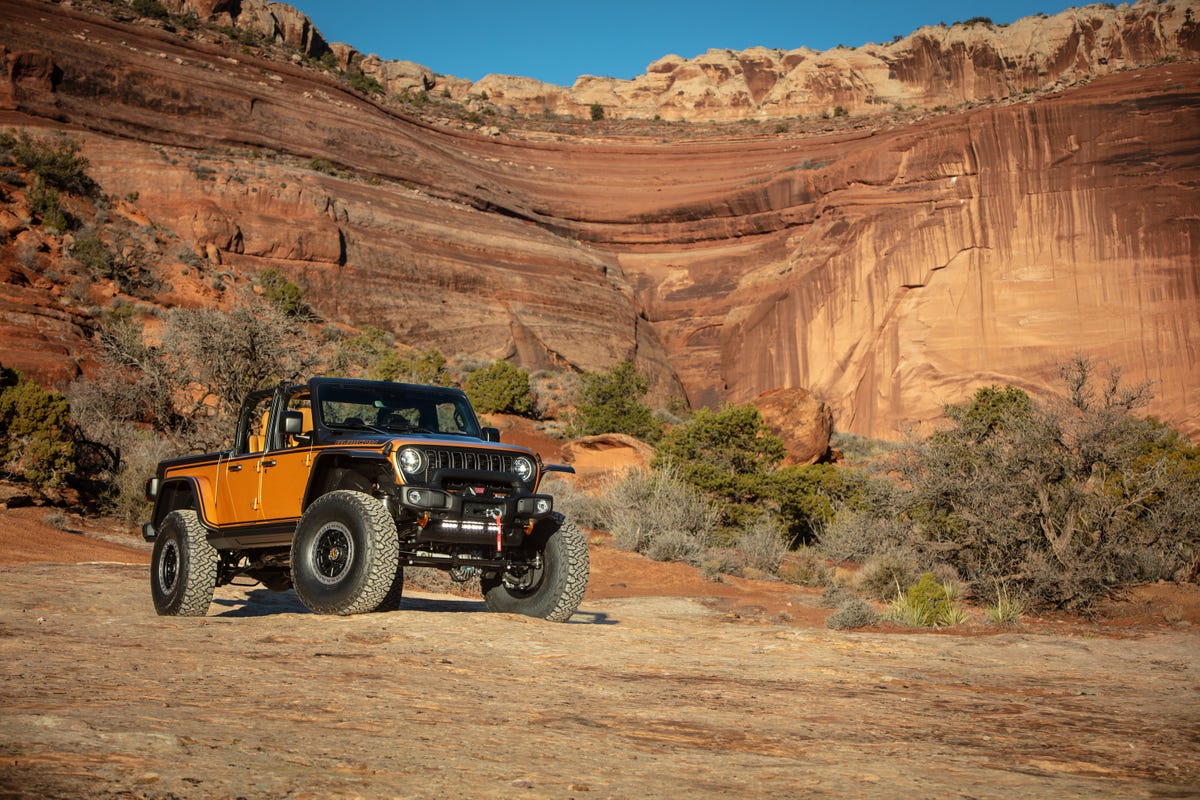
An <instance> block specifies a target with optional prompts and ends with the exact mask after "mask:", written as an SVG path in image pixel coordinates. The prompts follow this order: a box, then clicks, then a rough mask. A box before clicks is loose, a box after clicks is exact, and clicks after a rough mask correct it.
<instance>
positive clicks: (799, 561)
mask: <svg viewBox="0 0 1200 800" xmlns="http://www.w3.org/2000/svg"><path fill="white" fill-rule="evenodd" d="M779 577H780V578H782V579H783V580H785V581H787V582H788V583H794V584H796V585H797V586H824V585H825V584H827V583H828V582H829V570H828V569H827V568H826V566H825V561H824V559H823V558H821V556H820V554H819V553H817V552H816V551H815V550H813V549H811V548H808V547H801V548H800V549H798V550H796V551H795V552H792V553H787V554H785V556H784V558H783V562H782V563H781V564H780V565H779Z"/></svg>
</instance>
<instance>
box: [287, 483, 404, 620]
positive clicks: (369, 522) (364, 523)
mask: <svg viewBox="0 0 1200 800" xmlns="http://www.w3.org/2000/svg"><path fill="white" fill-rule="evenodd" d="M399 561H400V544H399V536H398V534H397V533H396V524H395V522H393V521H392V517H391V515H390V514H388V512H387V509H386V508H385V507H384V505H383V503H381V502H379V501H378V500H376V499H375V498H374V497H371V496H370V495H368V494H364V493H363V492H355V491H348V490H338V491H336V492H330V493H329V494H326V495H323V496H321V497H319V498H317V499H316V500H315V501H314V502H313V504H312V505H311V506H309V507H308V510H307V511H305V512H304V516H303V517H301V518H300V524H299V525H297V526H296V534H295V536H294V537H293V540H292V585H293V587H294V588H295V589H296V595H297V596H298V597H299V598H300V602H302V603H304V605H305V606H307V607H308V608H309V609H310V610H312V611H315V612H317V613H318V614H361V613H363V612H366V611H373V610H375V609H376V608H379V607H380V605H381V604H382V603H383V602H384V600H385V599H386V598H387V597H388V595H389V592H391V590H392V588H393V582H394V580H395V578H396V572H397V570H398V569H399Z"/></svg>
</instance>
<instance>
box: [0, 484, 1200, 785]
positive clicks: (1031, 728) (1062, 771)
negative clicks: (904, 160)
mask: <svg viewBox="0 0 1200 800" xmlns="http://www.w3.org/2000/svg"><path fill="white" fill-rule="evenodd" d="M147 557H148V549H147V548H146V546H145V545H144V544H143V543H141V542H140V540H138V539H137V537H136V536H135V535H134V533H133V531H131V530H129V529H128V528H127V527H124V526H118V525H106V524H102V523H97V522H95V521H86V520H82V519H80V518H77V517H72V516H70V515H63V514H61V513H60V512H55V511H48V510H46V509H42V508H18V509H7V510H6V509H0V659H2V663H3V665H4V666H3V680H2V682H0V705H2V708H3V716H2V717H0V797H21V798H35V797H38V798H41V797H62V798H74V797H100V798H109V797H112V798H116V797H121V798H163V799H164V800H166V799H167V798H193V797H195V798H237V797H245V798H282V797H291V798H328V797H332V798H350V797H364V798H375V797H411V798H442V797H445V798H459V797H481V798H567V797H575V798H589V797H594V798H608V797H612V798H645V797H681V798H682V797H687V798H707V797H731V798H734V797H736V798H745V797H764V798H766V797H771V798H781V797H782V798H789V797H818V798H819V797H881V798H882V797H898V796H907V797H972V798H993V797H994V798H1000V797H1004V798H1013V797H1018V798H1020V797H1029V798H1034V797H1037V798H1049V797H1053V798H1071V797H1079V798H1083V797H1088V798H1091V797H1192V796H1196V795H1197V794H1200V766H1198V760H1197V756H1198V755H1200V743H1198V742H1200V664H1198V661H1200V647H1198V645H1200V636H1198V632H1200V626H1198V625H1196V624H1195V622H1196V621H1197V620H1196V619H1195V616H1196V609H1197V608H1198V607H1200V598H1197V592H1196V587H1176V586H1173V585H1163V586H1158V587H1147V588H1146V589H1145V591H1143V592H1141V593H1139V594H1138V595H1136V596H1134V597H1133V598H1132V599H1131V600H1130V601H1129V602H1127V603H1125V604H1123V605H1122V606H1121V607H1120V608H1117V609H1114V610H1113V612H1112V613H1111V614H1110V615H1109V617H1108V618H1107V619H1105V620H1102V621H1098V622H1089V621H1083V620H1068V619H1057V620H1053V619H1046V620H1029V621H1027V622H1026V623H1025V624H1024V625H1022V626H1021V627H1018V628H1015V629H1011V630H997V629H995V628H990V627H987V626H984V625H982V624H974V625H968V626H965V627H964V628H962V629H961V630H960V629H955V631H952V632H941V633H936V634H932V633H927V632H916V631H904V630H899V629H882V628H881V629H875V630H872V631H869V632H835V631H830V630H827V629H825V628H824V626H823V620H824V616H825V615H826V614H827V613H828V611H827V610H825V609H821V608H819V607H818V606H817V603H816V599H817V593H816V590H807V589H798V588H796V587H791V586H786V585H784V584H778V583H762V582H755V581H736V580H730V581H727V582H723V583H719V584H715V583H709V582H706V581H703V580H700V578H699V577H698V576H697V575H696V573H695V571H694V570H689V569H688V568H686V567H682V566H680V565H663V564H653V563H651V562H646V561H644V560H642V559H639V558H637V557H636V556H631V555H630V554H627V553H622V552H620V551H617V550H615V549H613V548H611V547H609V546H606V545H605V544H603V543H602V542H596V543H594V544H593V547H592V558H593V579H592V583H591V586H590V588H589V593H588V596H587V598H585V601H584V603H583V606H582V608H581V610H580V613H579V614H577V615H576V617H575V618H574V619H573V620H572V622H571V623H569V624H566V625H556V624H551V623H545V622H542V621H540V620H533V619H528V618H525V617H517V616H509V615H499V614H491V613H488V612H487V611H486V610H485V609H484V606H483V604H482V602H480V601H478V600H476V599H473V598H461V597H453V596H448V595H435V594H430V593H420V592H410V593H409V596H408V597H407V598H406V600H405V603H404V605H403V607H402V608H401V610H400V611H397V612H392V613H388V614H369V615H362V616H358V617H350V618H341V617H325V616H318V615H314V614H311V613H308V611H307V610H306V609H304V607H303V606H301V605H300V604H299V602H298V601H297V599H296V597H295V595H294V594H293V593H291V592H287V593H283V594H276V593H271V592H268V591H266V590H264V589H262V588H261V587H258V586H229V587H222V588H221V589H218V592H217V598H216V601H215V602H214V604H213V606H212V608H211V610H210V612H209V615H208V616H207V617H205V618H200V619H180V618H161V617H157V616H155V614H154V611H153V607H152V606H151V604H150V598H149V593H148V589H147V585H146V584H147V570H146V566H145V565H146V562H147Z"/></svg>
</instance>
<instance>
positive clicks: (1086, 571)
mask: <svg viewBox="0 0 1200 800" xmlns="http://www.w3.org/2000/svg"><path fill="white" fill-rule="evenodd" d="M1062 376H1063V379H1064V383H1065V386H1066V388H1067V395H1066V398H1065V399H1064V400H1062V401H1060V402H1057V403H1055V402H1049V403H1045V404H1037V403H1034V402H1033V400H1032V399H1031V398H1030V397H1029V396H1028V395H1026V394H1025V393H1024V392H1022V391H1021V390H1020V389H1016V388H1014V387H1011V386H1009V387H1003V388H997V387H988V388H983V389H980V390H978V391H977V392H976V394H975V396H974V398H973V399H972V400H971V401H970V402H968V403H964V404H961V405H952V406H948V407H947V409H946V415H947V417H948V419H949V420H950V422H951V427H950V428H948V429H947V430H944V431H940V432H938V433H935V434H934V435H932V436H931V437H929V438H928V439H927V440H925V441H924V442H922V443H919V444H918V445H917V446H915V447H914V448H912V449H911V450H909V451H908V452H907V453H905V455H904V457H903V458H901V459H898V460H897V461H896V462H895V466H896V468H897V472H898V474H899V476H900V477H901V479H902V480H903V481H905V482H906V483H907V484H908V485H909V486H910V487H911V491H910V492H909V493H908V494H907V495H906V496H905V500H904V515H905V517H907V519H908V520H909V521H910V522H911V524H912V526H913V533H914V538H913V544H914V545H915V546H916V547H918V548H920V549H921V550H922V551H923V552H925V553H927V554H928V555H929V556H930V557H936V558H937V559H940V560H945V561H947V562H948V563H950V564H952V565H953V566H954V567H955V568H956V569H957V570H958V571H959V573H960V574H961V575H962V576H963V577H964V578H965V579H966V580H967V581H969V582H971V583H972V584H973V585H977V586H980V587H983V589H984V591H985V592H986V591H987V587H990V586H994V585H996V582H997V581H999V582H1001V583H1003V584H1005V585H1008V586H1009V587H1010V588H1011V589H1012V590H1014V591H1016V592H1018V593H1019V594H1020V595H1021V596H1023V597H1025V598H1027V599H1028V601H1029V602H1030V603H1031V604H1032V605H1034V606H1053V607H1059V608H1068V609H1086V608H1088V607H1089V606H1090V605H1091V604H1092V603H1094V602H1095V600H1096V599H1097V598H1098V597H1100V596H1103V595H1104V594H1107V593H1109V592H1110V591H1112V589H1113V588H1115V587H1118V586H1120V585H1122V584H1125V583H1129V582H1135V581H1139V580H1146V579H1151V578H1158V577H1169V576H1170V574H1173V573H1174V572H1176V571H1178V570H1180V569H1182V568H1185V565H1186V564H1188V563H1190V562H1191V561H1192V560H1194V559H1195V554H1196V553H1197V552H1198V551H1200V536H1198V534H1197V531H1198V530H1200V529H1198V527H1197V522H1198V521H1200V499H1197V498H1200V449H1198V448H1196V447H1195V446H1194V445H1192V444H1191V443H1189V442H1187V440H1186V439H1184V438H1183V437H1181V436H1179V435H1178V433H1176V432H1175V431H1173V430H1171V429H1170V428H1168V427H1167V426H1164V425H1162V424H1160V423H1157V422H1155V421H1154V420H1150V419H1138V418H1136V417H1135V416H1133V415H1132V413H1131V412H1132V411H1133V410H1134V409H1135V408H1138V407H1140V406H1141V405H1143V404H1144V403H1145V402H1147V401H1148V399H1149V391H1148V388H1147V387H1146V386H1145V385H1141V386H1132V387H1129V386H1125V385H1123V383H1122V381H1121V379H1120V373H1119V372H1118V371H1116V370H1110V371H1109V372H1108V374H1106V375H1102V374H1100V373H1099V372H1098V370H1097V369H1096V368H1095V367H1094V366H1093V365H1092V363H1091V362H1090V361H1089V360H1088V359H1086V358H1083V357H1077V358H1076V359H1074V360H1073V361H1071V362H1070V363H1068V364H1066V365H1064V366H1063V368H1062ZM1149 554H1155V557H1149Z"/></svg>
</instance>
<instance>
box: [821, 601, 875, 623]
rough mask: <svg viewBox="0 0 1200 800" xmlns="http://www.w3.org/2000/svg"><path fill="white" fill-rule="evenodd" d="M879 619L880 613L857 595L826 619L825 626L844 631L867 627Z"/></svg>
mask: <svg viewBox="0 0 1200 800" xmlns="http://www.w3.org/2000/svg"><path fill="white" fill-rule="evenodd" d="M878 621H879V615H878V614H877V613H875V609H874V608H872V607H871V604H870V603H868V602H867V601H866V600H863V599H861V598H857V597H856V598H853V599H850V600H847V601H846V602H845V604H844V605H842V606H841V607H839V608H838V610H837V611H835V612H833V613H832V614H830V615H829V617H828V619H826V620H825V627H827V628H829V629H831V630H835V631H844V630H852V629H854V628H865V627H867V626H868V625H874V624H875V623H876V622H878Z"/></svg>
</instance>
